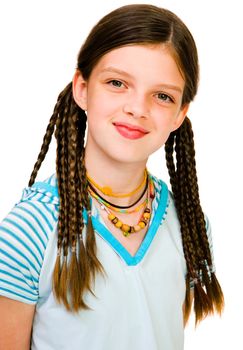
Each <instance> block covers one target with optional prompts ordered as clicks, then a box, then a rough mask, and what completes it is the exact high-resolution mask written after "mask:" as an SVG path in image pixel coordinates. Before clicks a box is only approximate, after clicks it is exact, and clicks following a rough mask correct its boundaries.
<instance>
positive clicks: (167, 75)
mask: <svg viewBox="0 0 243 350" xmlns="http://www.w3.org/2000/svg"><path fill="white" fill-rule="evenodd" d="M115 70H117V71H121V72H124V73H126V74H127V75H129V76H131V78H138V77H140V78H142V77H147V78H149V77H150V78H151V80H156V81H157V80H158V81H159V80H161V79H163V80H166V81H167V83H175V82H176V83H177V84H179V85H180V86H182V87H183V86H184V78H183V76H182V74H181V70H180V68H179V67H178V64H177V60H176V59H175V55H174V53H173V50H172V49H171V48H170V47H169V46H168V45H165V44H153V45H149V44H143V45H141V44H139V45H127V46H123V47H119V48H116V49H113V50H111V51H109V52H108V53H106V54H105V55H104V56H102V57H101V59H100V60H99V61H98V63H97V64H96V66H95V67H94V69H93V72H92V74H91V76H92V75H97V74H98V75H100V74H106V73H109V72H112V71H115Z"/></svg>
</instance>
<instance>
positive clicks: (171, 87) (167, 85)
mask: <svg viewBox="0 0 243 350" xmlns="http://www.w3.org/2000/svg"><path fill="white" fill-rule="evenodd" d="M106 72H108V73H109V72H111V73H118V74H121V75H125V76H127V77H129V78H132V76H131V75H130V74H129V73H127V72H125V71H124V70H121V69H118V68H114V67H106V68H104V69H102V70H101V72H100V73H106ZM156 86H158V88H164V89H170V90H175V91H178V92H180V93H182V89H181V88H180V87H179V86H177V85H173V84H163V83H162V84H157V85H156Z"/></svg>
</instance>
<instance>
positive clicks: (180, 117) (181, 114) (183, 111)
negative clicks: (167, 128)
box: [171, 103, 190, 131]
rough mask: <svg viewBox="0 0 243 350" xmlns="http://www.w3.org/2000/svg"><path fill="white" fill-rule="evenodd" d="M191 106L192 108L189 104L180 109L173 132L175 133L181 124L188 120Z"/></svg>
mask: <svg viewBox="0 0 243 350" xmlns="http://www.w3.org/2000/svg"><path fill="white" fill-rule="evenodd" d="M189 106H190V104H189V103H187V104H185V105H184V106H183V107H182V108H181V109H180V111H179V113H178V115H177V117H176V119H175V122H174V127H173V129H172V130H171V131H175V130H176V129H178V128H179V127H180V126H181V124H182V123H183V122H184V119H185V118H186V115H187V112H188V109H189Z"/></svg>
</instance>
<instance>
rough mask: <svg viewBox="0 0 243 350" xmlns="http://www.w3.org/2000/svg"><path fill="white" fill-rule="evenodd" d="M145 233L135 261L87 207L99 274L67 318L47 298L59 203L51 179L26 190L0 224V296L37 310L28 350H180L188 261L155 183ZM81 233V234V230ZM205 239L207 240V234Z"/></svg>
mask: <svg viewBox="0 0 243 350" xmlns="http://www.w3.org/2000/svg"><path fill="white" fill-rule="evenodd" d="M154 181H155V188H156V197H155V199H154V201H153V212H154V215H153V217H152V220H151V223H150V226H149V228H148V232H147V234H146V236H145V238H144V240H143V242H142V243H141V246H140V247H139V249H138V251H137V253H136V254H135V256H131V255H130V254H129V252H128V251H127V250H126V249H125V248H124V247H123V246H122V245H121V244H120V243H119V241H118V240H117V239H116V238H115V237H114V236H113V235H112V234H111V233H110V232H109V230H108V229H107V228H106V226H105V225H104V224H103V222H102V221H101V220H100V217H99V215H98V212H97V211H96V210H95V209H93V211H92V222H93V226H94V229H95V234H96V243H97V254H98V259H99V260H100V262H101V264H102V266H103V268H104V270H105V276H102V275H97V277H96V280H95V282H94V284H93V291H94V295H92V294H91V293H89V292H87V293H86V295H85V302H86V304H87V305H88V306H89V307H90V309H89V310H81V311H80V312H78V313H71V312H68V311H67V310H66V309H65V307H64V306H62V305H60V304H58V303H57V302H56V300H55V298H54V296H53V293H52V274H53V268H54V264H55V260H56V255H57V248H56V247H57V232H56V227H57V219H58V207H59V197H58V192H57V186H56V178H55V176H52V177H51V178H49V179H48V180H46V181H45V182H42V183H36V184H34V185H33V186H32V187H31V188H27V189H26V190H25V191H24V194H23V197H22V200H21V201H20V202H19V203H18V204H17V205H16V206H15V207H14V208H13V210H12V211H11V212H10V214H9V215H8V216H7V217H6V218H5V220H4V221H3V223H2V224H1V226H0V295H3V296H6V297H9V298H12V299H15V300H19V301H22V302H25V303H30V304H36V312H35V317H34V323H33V333H32V345H31V349H33V350H61V349H65V350H69V349H72V350H80V349H85V350H86V349H87V350H127V349H136V350H137V349H138V350H163V349H164V350H182V349H183V342H184V339H183V337H184V335H183V333H184V331H183V312H182V305H183V303H184V299H185V276H186V263H185V259H184V254H183V249H182V242H181V233H180V226H179V222H178V219H177V215H176V211H175V207H174V204H173V199H172V197H171V195H170V193H169V192H168V188H167V186H166V184H165V183H163V182H162V181H161V180H158V179H155V178H154ZM84 234H85V232H84ZM208 234H209V237H210V241H211V236H210V232H209V229H208Z"/></svg>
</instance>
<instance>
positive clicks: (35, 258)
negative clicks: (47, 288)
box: [0, 190, 57, 304]
mask: <svg viewBox="0 0 243 350" xmlns="http://www.w3.org/2000/svg"><path fill="white" fill-rule="evenodd" d="M25 191H26V190H25ZM27 192H28V193H25V200H21V201H20V202H19V203H18V204H17V205H16V206H15V207H14V208H13V209H12V211H11V212H10V213H9V214H8V216H7V217H6V218H5V219H4V220H3V222H2V223H1V224H0V295H2V296H5V297H8V298H10V299H14V300H18V301H22V302H24V303H28V304H35V303H36V302H37V300H38V284H39V276H40V272H41V268H42V264H43V260H44V255H45V249H46V246H47V243H48V239H49V237H50V234H52V233H53V230H54V227H55V224H56V222H57V216H56V215H55V213H56V206H55V205H54V204H52V203H47V202H46V200H44V201H41V200H39V198H40V195H41V196H42V198H44V197H45V195H43V194H40V193H38V192H35V191H31V190H29V191H27ZM36 197H37V198H38V200H36ZM26 198H27V199H26Z"/></svg>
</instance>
